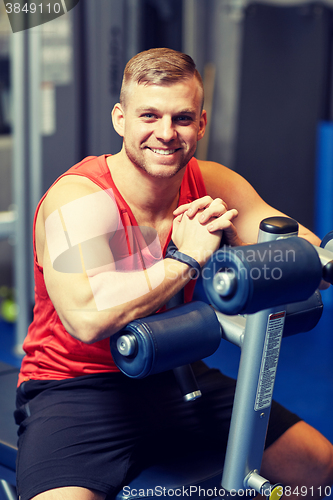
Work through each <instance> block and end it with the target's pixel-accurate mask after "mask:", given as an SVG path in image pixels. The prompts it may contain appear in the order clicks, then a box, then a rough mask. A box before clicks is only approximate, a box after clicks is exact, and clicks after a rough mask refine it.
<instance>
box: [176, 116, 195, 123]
mask: <svg viewBox="0 0 333 500" xmlns="http://www.w3.org/2000/svg"><path fill="white" fill-rule="evenodd" d="M176 120H177V121H178V122H191V121H192V117H191V116H187V115H180V116H177V118H176Z"/></svg>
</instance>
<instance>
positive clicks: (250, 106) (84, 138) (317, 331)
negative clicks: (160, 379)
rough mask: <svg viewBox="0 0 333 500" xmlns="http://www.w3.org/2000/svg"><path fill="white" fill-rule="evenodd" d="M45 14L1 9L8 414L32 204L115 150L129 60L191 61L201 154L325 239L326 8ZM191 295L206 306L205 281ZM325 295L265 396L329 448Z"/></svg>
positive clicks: (330, 134) (287, 4) (331, 123)
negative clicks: (199, 88) (197, 88)
mask: <svg viewBox="0 0 333 500" xmlns="http://www.w3.org/2000/svg"><path fill="white" fill-rule="evenodd" d="M25 3H26V2H23V1H21V2H18V3H17V4H16V3H15V5H17V6H18V7H16V8H17V9H18V8H20V9H21V8H22V9H23V7H24V4H25ZM46 3H47V2H45V5H46ZM49 3H50V2H49ZM10 5H12V6H11V7H10V8H12V7H13V8H14V2H10ZM50 5H51V6H52V8H53V12H52V13H51V14H52V15H51V20H46V21H45V19H44V21H40V20H39V21H38V22H37V25H33V26H32V27H29V26H27V25H22V23H21V26H17V25H15V22H14V20H13V16H12V18H11V17H10V15H9V13H8V10H9V7H8V5H7V3H6V0H2V1H1V3H0V303H1V305H0V307H1V317H0V377H1V375H3V378H2V381H0V394H1V393H2V396H1V401H4V399H5V398H6V411H7V412H10V408H11V409H12V410H14V400H15V393H14V389H15V387H13V391H12V392H8V386H7V383H6V375H8V374H12V373H15V372H16V370H17V369H18V368H19V366H20V362H21V358H22V354H23V353H22V343H23V340H24V338H25V335H26V332H27V328H28V325H29V323H30V321H31V317H32V309H33V305H34V291H33V288H34V285H33V265H32V245H31V241H32V229H31V228H32V220H33V214H34V211H35V208H36V206H37V203H38V201H39V199H40V198H41V196H42V194H43V193H44V192H45V191H46V190H47V189H48V188H49V186H50V185H51V184H52V183H53V181H54V180H55V179H56V178H57V177H59V175H61V174H62V173H63V172H64V171H65V170H67V169H68V168H69V167H70V166H72V165H74V164H75V163H77V162H79V161H80V160H81V159H83V158H84V157H85V156H88V155H97V156H98V155H101V154H105V153H111V154H112V153H115V152H117V151H119V149H120V147H121V139H120V137H119V136H118V135H117V134H116V133H115V131H114V130H113V128H112V123H111V119H110V111H111V109H112V107H113V105H114V104H115V103H116V102H117V101H118V96H119V90H120V85H121V77H122V72H123V69H124V66H125V64H126V62H127V61H128V60H129V59H130V58H131V57H132V56H133V55H135V54H136V53H138V52H140V51H142V50H146V49H149V48H153V47H169V48H172V49H175V50H180V51H183V52H185V53H188V54H189V55H191V56H192V57H193V59H194V61H195V62H196V65H197V68H198V69H199V71H200V73H201V75H202V76H203V80H204V86H205V96H206V101H205V109H206V110H207V113H208V125H207V130H206V134H205V137H204V139H203V140H202V141H200V142H199V144H198V148H197V152H196V157H197V158H198V159H202V160H206V159H207V160H212V161H216V162H219V163H222V164H223V165H226V166H227V167H229V168H231V169H232V170H235V171H236V172H238V173H239V174H241V175H242V176H244V177H245V178H246V179H247V180H248V181H249V182H250V183H251V184H252V185H253V186H254V187H255V189H256V190H257V192H258V193H259V194H260V195H261V196H262V198H263V199H264V200H265V201H267V202H268V203H269V204H270V205H272V206H273V207H276V208H277V209H279V210H281V211H282V212H284V213H285V214H287V215H288V216H289V217H291V218H294V219H296V220H298V221H299V222H300V223H302V224H303V225H305V226H306V227H308V228H309V229H311V230H312V231H313V232H315V233H316V234H317V235H318V236H319V237H320V238H321V239H323V238H324V237H325V236H326V235H327V234H328V233H329V232H330V231H332V230H333V89H332V74H333V65H332V60H333V59H332V54H333V52H332V48H333V23H332V20H333V1H332V0H322V1H305V0H262V1H260V2H255V1H252V0H77V1H72V2H71V1H70V0H61V1H60V0H59V2H51V3H50ZM6 11H7V12H6ZM331 288H332V287H331ZM195 295H196V298H197V299H198V300H202V301H204V302H205V301H207V296H206V294H205V289H204V287H203V286H202V283H201V282H200V279H199V280H198V283H197V285H196V290H195ZM321 295H322V302H323V312H322V316H321V318H320V321H319V322H318V324H317V325H316V326H315V327H314V328H313V329H312V330H310V331H307V332H303V333H300V334H298V335H291V336H290V337H288V338H285V339H283V341H282V345H281V353H280V357H279V362H278V369H277V375H276V380H275V385H274V398H275V399H276V400H277V401H278V402H280V403H282V404H283V405H285V406H287V407H288V408H289V409H290V410H292V411H294V412H296V413H297V414H298V415H300V416H301V417H302V418H303V419H304V420H305V421H306V422H308V423H309V424H311V425H313V426H314V427H315V428H316V429H318V430H319V431H320V432H321V433H323V434H324V435H325V436H326V437H327V438H328V439H329V440H330V441H331V442H333V425H332V415H331V411H332V403H333V328H332V324H333V292H332V290H331V289H328V290H324V291H322V294H321ZM239 357H240V351H239V348H238V346H236V345H233V344H232V343H230V342H225V341H222V342H221V345H220V347H219V348H218V350H217V351H216V352H215V353H214V354H213V355H211V356H209V357H208V358H206V362H207V364H208V365H209V366H216V367H218V368H220V369H221V370H222V371H223V372H224V373H225V374H227V375H230V376H233V377H237V373H238V366H239ZM0 380H1V379H0ZM8 408H9V409H8ZM3 411H5V410H4V409H3V408H2V407H0V413H1V412H3ZM0 432H2V431H1V430H0ZM2 439H3V436H2V435H1V440H2ZM1 440H0V441H1ZM1 466H3V464H2V465H1V464H0V472H1ZM0 479H1V480H2V479H6V478H5V477H4V476H2V477H0ZM327 493H328V496H330V495H331V491H329V492H327ZM1 494H3V495H5V494H6V493H1V492H0V498H2V497H1ZM9 494H10V492H7V496H4V497H3V498H14V496H12V497H10V496H9ZM331 496H332V495H331Z"/></svg>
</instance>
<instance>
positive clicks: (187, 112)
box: [136, 106, 197, 116]
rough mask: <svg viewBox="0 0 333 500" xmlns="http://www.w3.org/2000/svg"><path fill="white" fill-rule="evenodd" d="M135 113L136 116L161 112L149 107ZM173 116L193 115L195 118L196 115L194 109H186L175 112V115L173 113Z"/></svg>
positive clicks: (143, 107)
mask: <svg viewBox="0 0 333 500" xmlns="http://www.w3.org/2000/svg"><path fill="white" fill-rule="evenodd" d="M136 112H137V113H138V114H140V113H156V114H157V113H160V112H161V111H160V110H159V109H157V108H154V107H151V106H147V107H145V106H142V107H140V108H136ZM173 114H174V115H175V116H179V115H193V116H195V115H196V114H197V113H196V110H195V109H194V108H186V109H182V110H180V111H177V112H176V113H173Z"/></svg>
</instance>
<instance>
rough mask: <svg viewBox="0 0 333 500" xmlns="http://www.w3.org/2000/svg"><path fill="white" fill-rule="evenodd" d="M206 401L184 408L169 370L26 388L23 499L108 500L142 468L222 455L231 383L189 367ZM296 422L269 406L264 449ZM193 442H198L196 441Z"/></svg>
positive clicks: (19, 413)
mask: <svg viewBox="0 0 333 500" xmlns="http://www.w3.org/2000/svg"><path fill="white" fill-rule="evenodd" d="M193 367H194V371H195V373H196V376H197V380H198V383H199V386H200V388H201V390H202V393H203V396H202V397H201V398H199V399H198V400H196V401H194V402H191V403H186V402H183V400H182V397H181V394H180V391H179V387H178V385H177V384H176V382H175V378H174V375H173V373H172V372H167V373H162V374H159V375H154V376H151V377H147V378H145V379H142V380H137V379H130V378H128V377H126V376H125V375H123V374H121V373H111V374H103V373H102V374H97V375H87V376H83V377H78V378H74V379H68V380H62V381H29V382H24V383H23V384H22V385H21V386H20V387H19V388H18V390H17V410H16V412H15V419H16V423H17V424H19V430H18V434H19V441H18V446H19V451H18V458H17V488H18V494H19V495H20V499H21V500H28V499H30V498H32V497H33V496H35V495H37V494H38V493H41V492H43V491H45V490H49V489H53V488H59V487H64V486H81V487H84V488H89V489H94V490H98V491H101V492H103V493H106V494H107V495H109V498H112V496H113V495H115V494H116V493H117V492H118V491H119V489H120V488H121V487H122V486H123V485H125V484H128V481H129V480H130V478H131V477H133V475H134V474H135V473H137V472H138V470H139V468H143V467H145V466H146V465H148V464H149V463H152V461H155V460H158V456H159V454H160V453H161V450H162V452H163V457H165V456H170V457H174V456H178V455H179V454H180V453H183V451H184V450H186V451H187V452H191V449H193V451H194V449H196V450H197V449H198V447H200V446H203V447H204V446H205V447H206V448H207V443H209V447H210V448H212V447H218V448H222V449H223V450H225V447H226V443H227V436H228V430H229V423H230V417H231V410H232V403H233V397H234V389H235V381H234V380H233V379H231V378H229V377H226V376H224V375H222V374H221V373H220V372H219V371H218V370H216V369H209V368H207V367H206V365H205V364H204V363H202V362H198V363H195V364H194V365H193ZM299 420H300V419H299V417H297V416H296V415H294V414H292V413H290V412H289V411H288V410H286V409H285V408H283V407H282V406H281V405H279V404H277V403H275V402H274V403H273V406H272V411H271V418H270V425H269V430H268V435H267V441H266V446H269V445H270V444H272V443H273V442H274V441H275V440H276V439H277V438H278V437H279V436H280V435H281V434H283V433H284V432H285V431H286V430H287V429H288V428H289V427H291V426H292V425H293V424H295V423H296V422H298V421H299ZM193 436H195V439H193Z"/></svg>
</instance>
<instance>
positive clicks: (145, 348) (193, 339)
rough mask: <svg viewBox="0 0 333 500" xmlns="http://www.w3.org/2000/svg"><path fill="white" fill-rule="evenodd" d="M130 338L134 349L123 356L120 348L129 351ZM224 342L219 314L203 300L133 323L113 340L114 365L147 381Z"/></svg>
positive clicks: (131, 375) (129, 374)
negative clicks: (151, 376) (149, 376)
mask: <svg viewBox="0 0 333 500" xmlns="http://www.w3.org/2000/svg"><path fill="white" fill-rule="evenodd" d="M123 339H124V340H123ZM128 339H129V340H130V348H129V349H128V350H127V351H126V354H125V355H123V354H121V353H120V351H119V345H120V347H121V345H122V344H124V346H125V348H126V346H127V344H126V342H127V340H128ZM220 342H221V328H220V323H219V321H218V319H217V317H216V314H215V312H214V311H213V309H212V308H211V307H210V306H209V305H208V304H206V303H205V302H199V301H197V302H191V303H189V304H185V305H181V306H178V307H174V308H173V309H170V310H168V311H166V312H163V313H160V314H154V315H152V316H148V317H147V318H142V319H137V320H135V321H132V322H131V323H129V324H128V325H127V326H126V327H125V328H124V329H123V330H121V331H120V332H118V333H116V334H115V335H113V336H112V337H111V338H110V345H111V353H112V356H113V359H114V362H115V363H116V365H117V366H118V368H119V369H120V370H121V371H122V372H123V373H125V375H127V376H128V377H131V378H143V377H146V376H148V375H152V374H154V373H160V372H163V371H166V370H171V369H173V368H176V367H178V366H183V365H187V364H188V363H192V362H194V361H197V360H198V359H201V358H205V357H207V356H210V355H211V354H213V353H214V352H215V351H216V349H217V348H218V347H219V345H220Z"/></svg>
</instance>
